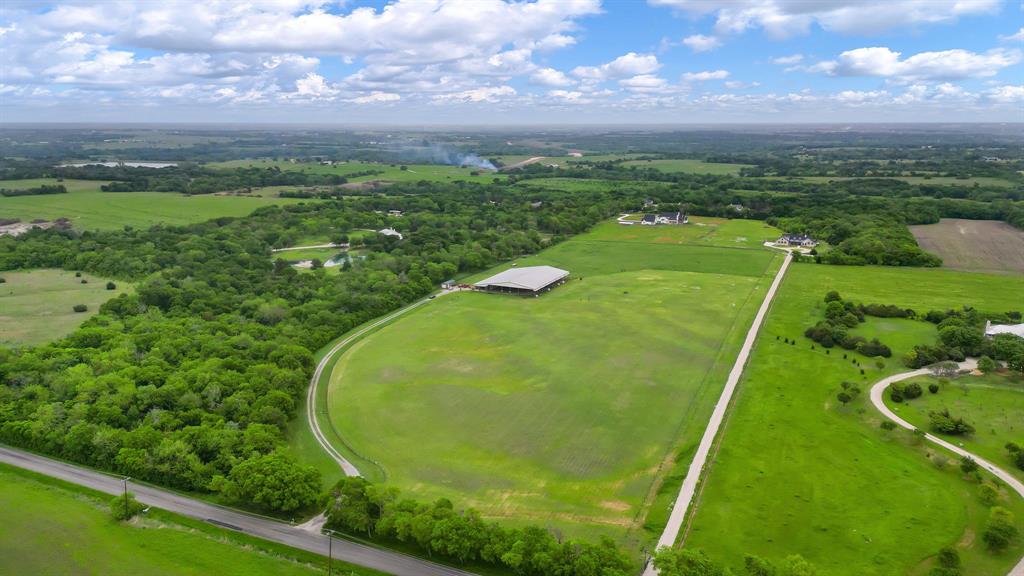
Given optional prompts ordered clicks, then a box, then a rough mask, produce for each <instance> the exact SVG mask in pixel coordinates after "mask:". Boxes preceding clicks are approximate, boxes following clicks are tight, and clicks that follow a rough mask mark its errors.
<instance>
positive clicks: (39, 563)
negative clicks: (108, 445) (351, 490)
mask: <svg viewBox="0 0 1024 576" xmlns="http://www.w3.org/2000/svg"><path fill="white" fill-rule="evenodd" d="M109 498H110V497H109V496H107V495H105V494H100V493H98V492H93V491H91V490H87V489H83V488H79V487H77V486H72V485H70V484H66V483H64V482H61V481H59V480H54V479H51V478H47V477H44V476H39V475H36V474H33V473H31V472H26V471H24V470H20V469H18V468H13V467H10V466H7V465H0V557H2V558H3V569H2V570H0V571H2V572H4V573H6V574H50V575H58V574H68V575H71V574H145V575H147V576H149V575H152V576H193V575H200V574H220V575H225V576H232V575H237V576H250V575H255V576H260V575H267V576H270V575H274V576H315V575H319V574H326V572H327V571H326V569H325V568H326V566H325V564H326V560H325V559H323V558H321V557H318V556H315V555H313V554H309V553H306V552H302V551H299V550H293V549H289V548H286V547H284V546H279V545H276V544H273V543H270V542H265V541H261V540H257V539H255V538H249V537H247V536H245V535H243V534H239V533H237V532H233V531H230V530H224V529H220V528H215V527H213V526H209V525H207V524H204V523H202V522H198V521H195V520H191V519H188V518H184V517H181V516H178V515H176V514H170V513H168V512H164V511H162V510H155V509H153V510H150V512H148V513H146V514H145V515H143V516H140V517H138V518H136V519H134V520H133V521H131V522H130V523H121V522H115V521H114V520H112V519H111V517H110V512H109V509H108V502H109ZM334 573H335V574H338V575H340V576H383V575H382V574H381V573H379V572H376V571H373V570H368V569H365V568H358V567H355V566H351V565H348V564H345V563H342V562H338V561H337V560H335V563H334Z"/></svg>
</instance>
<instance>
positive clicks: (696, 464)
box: [644, 251, 793, 576]
mask: <svg viewBox="0 0 1024 576" xmlns="http://www.w3.org/2000/svg"><path fill="white" fill-rule="evenodd" d="M792 261H793V254H792V252H788V251H787V252H786V259H785V261H783V262H782V267H781V268H779V271H778V272H777V273H776V274H775V279H774V280H772V285H771V287H770V288H768V293H767V294H765V295H764V301H763V302H761V307H760V308H759V309H758V310H757V316H755V317H754V322H753V323H752V324H751V325H750V330H747V338H746V339H745V340H744V341H743V347H742V348H740V353H739V354H738V355H737V356H736V362H734V363H733V365H732V370H731V371H730V372H729V379H728V380H726V382H725V388H724V389H723V390H722V395H721V397H719V398H718V403H717V404H715V410H714V412H712V413H711V419H710V420H709V421H708V426H707V428H705V429H704V436H702V437H701V439H700V444H699V445H698V446H697V452H696V454H694V455H693V460H692V461H691V462H690V468H689V469H688V470H687V471H686V478H684V479H683V486H682V487H681V488H680V489H679V495H678V496H677V497H676V501H675V504H673V506H672V514H671V515H670V516H669V518H668V523H667V524H666V525H665V530H664V531H663V532H662V533H661V538H658V546H657V547H658V548H661V547H662V546H672V545H674V544H675V542H676V539H677V538H678V537H679V530H680V529H681V528H682V525H683V520H684V519H685V518H686V512H687V510H689V508H690V505H691V504H692V503H693V496H694V494H695V493H696V491H697V483H698V482H699V481H700V476H701V472H702V471H703V470H704V465H705V463H706V462H707V459H708V454H709V453H710V452H711V445H712V444H713V443H714V441H715V436H717V435H718V430H719V428H720V427H721V426H722V420H723V419H724V418H725V412H726V409H728V408H729V402H730V401H731V400H732V395H733V392H735V390H736V384H737V383H739V381H740V376H741V375H742V374H743V367H744V366H745V365H746V364H747V358H749V357H750V350H751V349H752V348H753V347H754V341H755V340H757V333H758V331H759V330H760V329H761V325H762V324H764V317H765V316H767V315H768V309H769V308H770V307H771V303H772V300H773V299H774V298H775V292H776V291H777V290H778V288H779V285H780V284H781V283H782V278H783V276H785V275H786V270H787V269H788V268H789V264H790V262H792ZM657 573H658V571H657V570H655V569H654V565H653V564H648V566H647V567H646V568H645V569H644V576H654V575H655V574H657Z"/></svg>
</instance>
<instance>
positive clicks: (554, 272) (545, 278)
mask: <svg viewBox="0 0 1024 576" xmlns="http://www.w3.org/2000/svg"><path fill="white" fill-rule="evenodd" d="M568 275H569V271H568V270H562V269H561V268H555V267H554V266H527V267H526V268H509V269H508V270H505V271H504V272H498V273H497V274H495V275H494V276H491V277H490V278H487V279H485V280H481V281H479V282H477V283H476V284H475V286H477V287H478V288H488V287H491V286H498V287H501V288H518V289H520V290H533V291H537V290H540V289H541V288H544V287H545V286H548V285H549V284H551V283H553V282H557V281H559V280H561V279H562V278H565V277H566V276H568Z"/></svg>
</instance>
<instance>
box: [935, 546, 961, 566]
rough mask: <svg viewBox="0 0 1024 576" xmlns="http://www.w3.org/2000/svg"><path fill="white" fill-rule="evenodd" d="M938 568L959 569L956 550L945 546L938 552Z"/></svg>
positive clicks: (958, 556)
mask: <svg viewBox="0 0 1024 576" xmlns="http://www.w3.org/2000/svg"><path fill="white" fill-rule="evenodd" d="M937 560H938V563H939V566H942V567H943V568H959V567H960V553H959V552H957V551H956V548H953V547H952V546H946V547H945V548H943V549H942V550H939V556H938V559H937Z"/></svg>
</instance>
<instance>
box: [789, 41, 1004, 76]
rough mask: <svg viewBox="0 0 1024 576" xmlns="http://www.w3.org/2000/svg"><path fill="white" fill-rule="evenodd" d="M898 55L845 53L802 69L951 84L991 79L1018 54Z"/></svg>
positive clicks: (873, 50) (885, 51)
mask: <svg viewBox="0 0 1024 576" xmlns="http://www.w3.org/2000/svg"><path fill="white" fill-rule="evenodd" d="M900 56H901V53H900V52H895V51H893V50H890V49H889V48H885V47H872V48H857V49H856V50H848V51H846V52H843V53H842V54H840V55H839V57H838V58H837V59H835V60H827V61H824V62H819V63H817V64H814V65H813V66H809V67H807V68H806V70H807V71H809V72H824V73H825V74H828V75H830V76H880V77H883V78H891V79H894V80H896V81H899V82H912V81H915V80H955V79H963V78H984V77H989V76H994V75H996V74H997V73H999V71H1000V70H1002V69H1003V68H1006V67H1008V66H1012V65H1014V64H1016V63H1018V62H1020V61H1021V52H1020V50H1003V49H994V50H989V51H988V52H985V53H983V54H979V53H975V52H969V51H967V50H959V49H957V50H943V51H941V52H921V53H919V54H914V55H913V56H910V57H908V58H904V59H900Z"/></svg>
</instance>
